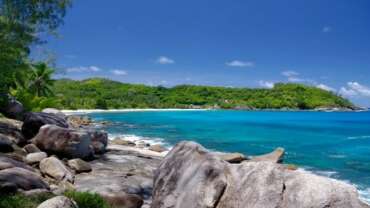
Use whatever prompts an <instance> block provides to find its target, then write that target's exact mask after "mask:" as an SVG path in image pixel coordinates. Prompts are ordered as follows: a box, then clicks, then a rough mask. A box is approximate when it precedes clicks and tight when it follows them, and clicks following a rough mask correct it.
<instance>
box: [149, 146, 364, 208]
mask: <svg viewBox="0 0 370 208" xmlns="http://www.w3.org/2000/svg"><path fill="white" fill-rule="evenodd" d="M188 207H197V208H239V207H251V208H253V207H254V208H262V207H264V208H272V207H281V208H283V207H284V208H295V207H301V208H322V207H326V208H334V207H335V208H369V206H367V205H365V204H364V203H362V202H361V201H360V200H359V198H358V193H357V191H356V189H355V188H354V187H353V186H351V185H348V184H346V183H344V182H341V181H337V180H334V179H329V178H325V177H321V176H317V175H313V174H311V173H307V172H305V171H291V170H288V169H287V168H285V167H284V166H283V165H281V164H277V163H275V162H270V161H260V162H243V163H241V164H230V163H227V162H225V161H223V160H221V159H220V158H219V157H217V156H216V155H214V154H212V153H210V152H208V151H207V150H206V149H204V148H203V147H202V146H200V145H199V144H196V143H193V142H182V143H179V144H177V145H176V146H175V147H174V148H173V149H172V150H171V151H170V152H169V154H168V155H167V156H166V157H165V158H164V160H163V161H162V162H161V164H160V166H159V167H158V170H157V171H156V174H155V177H154V190H153V202H152V205H151V208H188Z"/></svg>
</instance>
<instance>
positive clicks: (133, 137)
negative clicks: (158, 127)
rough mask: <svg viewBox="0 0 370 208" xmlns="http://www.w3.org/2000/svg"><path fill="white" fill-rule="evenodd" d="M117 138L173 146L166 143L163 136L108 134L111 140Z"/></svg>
mask: <svg viewBox="0 0 370 208" xmlns="http://www.w3.org/2000/svg"><path fill="white" fill-rule="evenodd" d="M115 138H120V139H123V140H127V141H130V142H134V143H137V142H139V141H142V142H145V143H147V144H150V145H154V144H160V145H163V146H165V147H167V148H171V147H172V146H170V145H169V144H168V143H166V142H165V141H164V139H163V138H158V137H143V136H138V135H134V134H119V133H118V134H108V139H109V140H114V139H115Z"/></svg>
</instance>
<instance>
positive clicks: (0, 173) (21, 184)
mask: <svg viewBox="0 0 370 208" xmlns="http://www.w3.org/2000/svg"><path fill="white" fill-rule="evenodd" d="M10 188H11V189H12V190H13V191H15V190H18V189H21V190H31V189H49V186H48V185H47V184H46V183H45V182H44V181H43V180H42V178H41V177H40V176H38V175H37V174H36V173H34V172H31V171H29V170H26V169H23V168H18V167H14V168H8V169H5V170H0V189H2V190H4V191H5V190H9V189H10ZM1 192H2V191H1ZM0 194H1V193H0ZM3 194H4V193H3ZM5 194H6V193H5Z"/></svg>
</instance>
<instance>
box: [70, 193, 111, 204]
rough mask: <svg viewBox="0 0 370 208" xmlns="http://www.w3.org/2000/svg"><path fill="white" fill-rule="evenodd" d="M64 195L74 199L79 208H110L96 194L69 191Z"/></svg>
mask: <svg viewBox="0 0 370 208" xmlns="http://www.w3.org/2000/svg"><path fill="white" fill-rule="evenodd" d="M64 195H65V196H67V197H69V198H71V199H73V200H74V201H75V202H76V203H77V205H78V207H79V208H110V206H109V205H108V203H107V202H106V201H105V200H104V199H103V198H102V197H101V196H99V195H98V194H95V193H89V192H75V191H68V192H66V193H64Z"/></svg>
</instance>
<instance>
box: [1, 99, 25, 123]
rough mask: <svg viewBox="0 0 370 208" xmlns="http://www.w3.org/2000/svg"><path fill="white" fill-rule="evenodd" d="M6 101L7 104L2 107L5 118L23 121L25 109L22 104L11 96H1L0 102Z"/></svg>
mask: <svg viewBox="0 0 370 208" xmlns="http://www.w3.org/2000/svg"><path fill="white" fill-rule="evenodd" d="M2 99H4V100H5V102H4V103H1V105H0V113H1V114H3V115H4V116H5V117H8V118H12V119H16V120H20V121H21V120H23V118H24V113H25V109H24V107H23V105H22V103H20V102H18V101H17V100H16V99H15V98H14V97H13V96H10V95H9V94H3V93H2V94H0V100H2Z"/></svg>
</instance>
